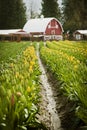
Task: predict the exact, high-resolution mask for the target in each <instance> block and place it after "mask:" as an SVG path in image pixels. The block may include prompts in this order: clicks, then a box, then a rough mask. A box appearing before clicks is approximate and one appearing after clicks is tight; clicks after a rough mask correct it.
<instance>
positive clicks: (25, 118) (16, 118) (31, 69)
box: [0, 43, 45, 130]
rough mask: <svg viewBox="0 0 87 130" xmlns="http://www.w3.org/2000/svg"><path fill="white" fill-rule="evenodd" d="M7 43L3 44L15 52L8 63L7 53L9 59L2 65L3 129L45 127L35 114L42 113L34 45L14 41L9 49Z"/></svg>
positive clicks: (0, 113) (0, 111) (0, 101)
mask: <svg viewBox="0 0 87 130" xmlns="http://www.w3.org/2000/svg"><path fill="white" fill-rule="evenodd" d="M4 44H5V43H3V44H2V46H4V47H3V48H5V45H6V48H7V47H8V50H9V52H10V56H11V52H12V51H13V52H14V53H15V54H14V56H13V57H15V59H14V58H13V57H12V58H10V59H9V62H8V63H7V62H6V60H7V59H8V56H7V55H5V56H6V57H7V59H6V60H4V62H3V63H1V64H0V106H1V107H0V129H2V130H27V128H28V127H29V129H31V128H37V129H38V128H39V127H40V128H45V127H44V126H43V125H41V123H40V122H39V121H38V118H37V117H36V115H37V114H38V113H39V106H38V103H39V101H40V96H39V91H40V88H39V75H40V71H39V68H38V64H37V57H36V54H35V50H34V47H33V46H29V47H28V45H29V44H27V43H24V44H23V43H17V44H16V43H15V44H14V43H11V44H13V46H11V48H10V45H11V44H10V43H6V44H5V45H4ZM19 44H20V45H19ZM14 47H15V51H14ZM17 48H18V49H19V51H17ZM0 49H1V48H0ZM7 52H8V51H6V54H7ZM18 52H20V53H18ZM2 53H3V51H2ZM16 54H17V56H16ZM2 55H3V54H2ZM3 56H4V55H3ZM37 126H38V127H37Z"/></svg>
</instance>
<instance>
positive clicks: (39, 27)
mask: <svg viewBox="0 0 87 130" xmlns="http://www.w3.org/2000/svg"><path fill="white" fill-rule="evenodd" d="M53 19H55V18H36V19H30V20H28V21H27V23H26V24H25V25H24V27H23V30H24V31H26V32H27V33H30V32H45V30H46V27H47V25H48V23H49V22H50V21H51V20H53ZM55 20H56V21H58V20H57V19H55ZM58 23H59V24H60V27H61V29H62V31H63V28H62V25H61V23H60V22H59V21H58Z"/></svg>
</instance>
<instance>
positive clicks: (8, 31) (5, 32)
mask: <svg viewBox="0 0 87 130" xmlns="http://www.w3.org/2000/svg"><path fill="white" fill-rule="evenodd" d="M22 32H25V31H23V30H22V29H8V30H0V35H8V34H16V33H22Z"/></svg>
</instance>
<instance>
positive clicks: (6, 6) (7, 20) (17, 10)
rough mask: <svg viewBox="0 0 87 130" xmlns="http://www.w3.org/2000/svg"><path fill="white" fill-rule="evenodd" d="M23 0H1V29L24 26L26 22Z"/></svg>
mask: <svg viewBox="0 0 87 130" xmlns="http://www.w3.org/2000/svg"><path fill="white" fill-rule="evenodd" d="M25 13H26V8H25V5H24V3H23V1H22V0H0V29H14V28H22V27H23V26H24V24H25V22H26V14H25Z"/></svg>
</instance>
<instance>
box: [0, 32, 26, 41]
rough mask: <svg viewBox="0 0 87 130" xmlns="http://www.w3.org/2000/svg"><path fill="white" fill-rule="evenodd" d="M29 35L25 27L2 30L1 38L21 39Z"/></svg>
mask: <svg viewBox="0 0 87 130" xmlns="http://www.w3.org/2000/svg"><path fill="white" fill-rule="evenodd" d="M28 36H29V35H28V34H27V33H26V32H25V31H23V29H8V30H0V40H11V41H20V40H21V39H22V38H23V37H28Z"/></svg>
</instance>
